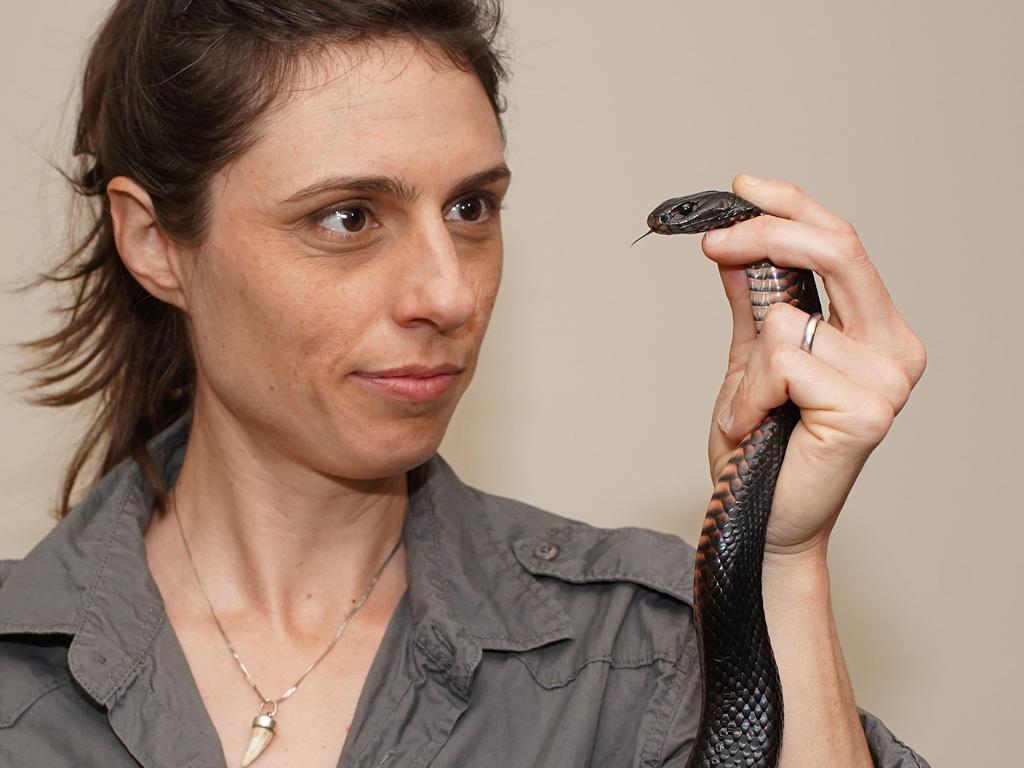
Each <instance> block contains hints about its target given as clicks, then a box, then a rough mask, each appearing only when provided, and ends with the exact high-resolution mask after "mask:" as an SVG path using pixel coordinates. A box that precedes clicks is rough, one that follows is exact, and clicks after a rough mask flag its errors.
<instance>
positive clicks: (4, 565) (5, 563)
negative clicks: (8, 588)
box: [0, 560, 21, 589]
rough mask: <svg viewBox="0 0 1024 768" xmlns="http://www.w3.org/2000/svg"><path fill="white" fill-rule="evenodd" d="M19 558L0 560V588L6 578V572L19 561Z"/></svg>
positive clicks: (11, 569) (12, 568)
mask: <svg viewBox="0 0 1024 768" xmlns="http://www.w3.org/2000/svg"><path fill="white" fill-rule="evenodd" d="M20 562H21V560H0V589H2V588H3V586H4V582H5V581H6V580H7V574H9V573H10V572H11V571H13V570H14V566H16V565H17V564H18V563H20Z"/></svg>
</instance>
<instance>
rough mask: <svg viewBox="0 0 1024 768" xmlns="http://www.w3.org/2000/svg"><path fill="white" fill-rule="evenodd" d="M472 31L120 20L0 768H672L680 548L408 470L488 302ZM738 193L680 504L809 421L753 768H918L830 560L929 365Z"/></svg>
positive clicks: (434, 468) (130, 7)
mask: <svg viewBox="0 0 1024 768" xmlns="http://www.w3.org/2000/svg"><path fill="white" fill-rule="evenodd" d="M497 23H498V20H497V11H496V9H494V8H491V7H489V6H482V5H480V4H476V3H472V2H469V1H468V0H434V2H423V1H422V0H420V1H416V0H351V1H349V2H342V0H279V1H278V2H275V3H273V4H269V3H268V4H263V3H259V2H245V1H243V0H195V1H194V2H180V1H175V2H172V1H171V0H149V1H147V2H139V0H122V1H121V2H118V3H117V5H116V7H115V8H114V9H113V11H112V13H111V15H110V16H109V18H108V20H107V22H106V23H105V25H104V27H103V28H102V30H101V31H100V34H99V36H98V37H97V39H96V40H95V43H94V46H93V48H92V51H91V55H90V58H89V62H88V66H87V69H86V73H85V80H84V88H83V104H82V112H81V115H80V120H79V126H78V134H77V144H76V153H78V154H81V155H83V156H85V158H86V164H85V167H84V168H83V172H82V174H81V176H80V177H78V178H76V179H75V182H76V184H77V188H78V189H79V191H81V192H82V193H84V194H86V195H92V196H96V197H97V198H98V200H99V203H100V207H99V211H98V213H97V218H96V225H95V227H94V228H93V230H92V231H91V232H90V233H89V236H88V237H87V238H86V240H85V241H83V243H82V244H81V246H80V247H79V248H78V249H76V251H75V253H73V254H72V256H71V258H70V259H69V260H68V262H67V263H66V266H68V267H69V268H72V269H77V275H76V276H75V278H74V279H75V280H76V281H77V283H76V284H77V285H78V286H80V288H81V293H80V294H79V298H78V302H77V303H78V310H77V311H76V312H75V313H74V314H72V316H71V317H70V319H69V321H68V324H67V326H66V328H64V329H62V331H61V332H60V333H58V334H56V335H54V336H50V337H46V338H44V339H41V340H40V341H38V342H36V345H37V346H39V347H41V348H45V349H52V350H53V351H52V352H51V353H50V358H49V364H50V365H53V366H60V365H64V366H65V369H64V370H62V371H59V372H58V374H56V375H55V378H54V380H53V381H54V382H60V381H63V380H65V379H67V378H69V377H71V376H72V375H73V374H74V373H76V372H77V371H78V370H81V369H82V367H83V366H84V369H85V371H86V375H85V379H84V380H83V381H82V382H77V383H75V384H74V385H68V387H67V389H66V390H65V391H64V392H62V393H61V394H60V395H59V396H53V398H52V399H51V400H50V402H51V403H55V404H56V403H67V402H75V401H77V400H80V399H83V398H84V397H87V396H89V395H90V394H94V393H99V394H101V395H102V399H103V403H104V408H103V409H101V411H100V412H99V414H98V416H97V419H96V422H95V425H94V429H93V430H92V432H91V434H90V435H89V440H88V441H87V445H86V446H83V448H82V450H81V451H80V453H79V455H78V456H77V457H76V460H75V461H74V462H73V465H72V472H71V475H70V476H69V478H68V481H67V483H66V485H65V496H64V505H63V509H62V518H63V519H62V520H61V522H60V523H59V524H58V526H57V527H56V528H55V529H54V530H53V531H52V532H51V533H50V534H49V535H47V537H46V538H45V539H44V540H43V541H42V542H40V543H39V545H37V546H36V547H35V548H34V549H33V550H32V552H30V553H29V554H28V555H27V556H26V557H25V558H24V559H23V560H22V561H20V562H18V563H13V562H12V563H8V564H7V570H8V573H7V575H6V579H5V580H4V583H3V588H2V589H0V679H2V680H3V681H4V685H3V686H2V687H0V764H3V765H18V766H20V765H33V766H35V765H47V766H49V765H69V764H74V765H80V766H122V765H123V766H129V765H143V766H154V767H155V766H179V765H195V766H199V765H211V766H220V765H240V764H249V763H252V762H256V761H258V764H260V765H265V766H298V765H302V766H308V767H310V768H311V767H313V766H335V765H345V766H357V765H358V766H392V765H393V766H413V765H426V764H430V765H433V766H456V765H457V766H495V765H508V766H570V765H579V766H584V765H602V766H620V765H622V766H624V765H637V766H639V765H643V766H655V765H671V766H682V765H683V764H684V763H685V761H686V758H687V755H688V754H689V752H690V746H691V744H692V740H693V733H694V729H695V728H696V722H697V717H698V716H699V708H700V699H701V689H700V684H701V681H700V674H699V672H700V670H699V666H698V662H697V658H696V655H695V648H696V646H695V634H694V628H693V622H692V612H691V602H690V601H691V585H692V573H693V549H692V548H691V547H690V546H689V545H687V544H685V543H683V542H682V541H680V540H679V539H677V538H676V537H672V536H668V535H664V534H657V533H654V532H650V531H642V530H638V529H630V528H624V529H620V530H600V529H594V528H591V527H590V526H587V525H584V524H582V523H577V522H576V521H572V520H567V519H565V518H563V517H559V516H557V515H555V514H552V513H549V512H546V511H543V510H540V509H537V508H534V507H531V506H529V505H526V504H523V503H520V502H517V501H514V500H511V499H506V498H501V497H497V496H494V495H491V494H488V493H485V492H483V491H480V490H477V489H474V488H471V487H469V486H467V485H465V484H463V483H462V482H461V481H460V480H459V479H458V477H457V476H456V475H455V473H454V472H453V471H452V469H451V468H450V467H449V466H448V465H447V464H446V463H445V461H444V460H443V459H442V458H441V457H440V456H439V455H438V454H437V453H436V449H437V447H438V445H439V443H440V442H441V439H442V436H443V435H444V431H445V428H446V427H447V424H448V422H449V419H450V418H451V415H452V413H453V411H454V408H455V405H456V403H457V402H458V401H459V398H460V397H461V395H462V393H463V392H464V391H465V390H466V388H467V386H468V385H469V382H470V380H471V379H472V376H473V372H474V370H475V368H476V364H477V359H478V355H479V351H480V348H481V344H482V341H483V337H484V333H485V330H486V328H487V323H488V319H489V317H490V313H491V309H492V306H493V303H494V300H495V296H496V293H497V290H498V285H499V282H500V277H501V265H502V243H501V229H500V213H499V211H500V206H501V200H502V198H503V196H504V195H505V193H506V190H507V187H508V183H509V171H508V169H507V167H506V165H505V162H504V157H503V147H504V141H503V133H502V128H501V122H500V114H501V109H500V104H501V101H500V97H499V84H500V83H501V81H502V79H503V76H504V72H503V69H502V66H501V60H500V58H499V56H498V54H497V52H496V51H495V49H494V46H493V39H494V32H495V30H496V29H497ZM734 187H735V191H736V192H737V193H738V194H741V195H742V196H744V197H747V198H748V199H750V200H751V201H753V202H754V203H756V204H758V205H761V206H763V207H764V208H765V209H766V210H767V211H769V212H770V213H772V214H775V215H774V216H768V217H762V218H760V219H758V220H754V221H750V222H745V223H743V224H741V225H737V226H736V227H734V228H732V229H731V230H730V231H729V232H728V233H726V232H722V233H721V234H723V235H725V238H724V241H723V242H716V241H715V239H714V237H715V236H713V235H708V236H707V237H705V240H704V248H705V251H706V253H707V254H708V255H709V257H710V258H712V259H714V260H715V261H717V262H718V263H719V264H720V265H721V267H722V276H723V281H724V285H725V289H726V293H727V296H728V297H729V300H730V301H731V302H732V305H733V308H734V311H735V332H734V338H733V347H732V353H731V355H730V360H731V365H730V369H729V372H728V374H727V376H726V380H725V382H724V384H723V387H722V393H721V395H720V397H719V401H718V404H717V405H716V415H717V417H718V420H719V421H720V422H721V424H722V429H721V430H719V429H718V428H717V427H716V428H715V429H714V430H713V431H712V435H711V441H710V455H711V464H712V469H713V470H715V469H717V468H718V467H719V465H720V464H721V463H722V462H723V461H724V457H725V456H726V455H727V454H728V452H729V451H730V450H731V449H732V447H734V446H735V445H736V443H737V441H738V439H739V438H740V437H742V436H743V434H745V432H746V431H749V430H750V429H751V428H752V427H753V426H754V425H755V424H756V423H757V421H758V420H759V419H760V416H761V415H763V414H764V413H765V412H766V411H767V410H768V409H769V408H770V407H772V406H774V405H776V404H778V403H781V402H783V401H784V400H785V399H786V398H787V397H791V398H792V399H793V400H794V401H795V402H796V403H797V404H798V405H800V406H801V408H802V409H803V419H804V421H803V426H802V427H801V431H799V432H798V433H797V434H795V435H794V437H793V439H792V441H791V444H790V451H789V454H787V458H786V464H785V468H784V470H783V473H782V476H781V477H780V480H779V485H778V490H777V503H776V505H775V510H774V511H773V517H772V529H771V530H770V532H769V539H768V547H767V551H766V557H765V600H766V612H767V614H768V618H769V624H770V626H771V629H772V636H773V640H774V642H775V649H776V654H777V656H778V660H779V665H780V672H781V675H782V681H783V686H784V691H785V696H786V715H787V720H786V731H785V739H786V740H785V742H784V745H783V758H782V765H783V766H788V767H790V768H793V767H795V766H802V765H811V764H813V765H815V766H820V765H830V766H866V765H872V764H873V763H874V764H878V765H887V766H888V765H901V766H911V765H914V766H917V765H923V764H924V763H923V761H922V760H921V759H920V758H919V757H917V756H916V755H915V754H914V753H913V752H912V751H911V750H910V749H909V748H907V747H906V746H904V745H903V744H901V743H900V742H899V741H898V740H896V739H895V737H893V735H892V734H891V733H889V731H888V730H887V729H886V728H885V727H884V726H883V725H882V724H881V723H880V722H879V721H878V720H877V719H875V718H874V717H872V716H871V715H869V714H868V713H866V712H863V711H858V709H857V707H856V704H855V702H854V699H853V695H852V691H851V689H850V685H849V681H848V678H847V676H846V672H845V667H844V665H843V660H842V654H841V651H840V649H839V645H838V641H837V640H836V638H835V631H834V626H833V624H832V621H831V615H830V612H829V606H828V582H827V575H828V574H827V568H826V565H825V551H826V546H827V541H828V534H829V531H830V530H831V527H832V525H833V524H834V522H835V518H836V515H838V512H839V510H840V508H841V506H842V503H843V501H844V499H845V497H846V494H847V493H848V491H849V489H850V487H851V485H852V483H853V481H854V479H855V478H856V475H857V474H858V472H859V470H860V468H861V466H862V465H863V462H864V460H865V459H866V457H867V455H868V454H869V453H870V451H871V450H872V449H873V447H874V446H875V445H877V443H878V442H879V441H880V440H881V439H882V437H883V436H884V434H885V432H886V431H887V429H888V426H889V424H890V423H891V421H892V418H893V416H894V414H895V413H896V412H898V411H899V409H900V408H901V407H902V405H903V403H904V402H906V399H907V397H908V396H909V393H910V390H911V388H912V387H913V385H914V384H915V383H916V381H917V379H918V378H919V377H920V375H921V373H922V372H923V369H924V351H923V348H922V347H921V345H920V342H919V341H918V340H917V338H916V337H915V336H914V335H913V334H912V333H911V332H910V330H909V329H908V328H907V326H906V325H905V323H903V321H902V319H901V318H900V316H899V314H898V312H897V311H896V309H895V308H894V307H893V305H892V302H891V300H890V299H889V297H888V294H887V293H886V291H885V288H884V286H883V284H882V282H881V281H880V279H879V277H878V275H877V273H876V272H875V271H874V269H873V267H872V266H871V264H870V261H869V260H868V258H867V256H866V255H865V254H864V251H863V249H862V248H861V247H860V244H859V241H858V240H857V237H856V235H855V233H854V231H853V229H852V227H850V226H849V225H848V224H847V223H846V222H844V221H843V220H841V219H839V218H838V217H836V216H834V215H833V214H831V213H829V212H828V211H826V210H825V209H824V208H822V207H821V206H820V205H819V204H817V203H816V202H815V201H813V200H812V199H810V198H809V197H807V196H806V195H804V194H803V193H802V192H801V191H800V190H799V189H797V188H796V187H793V186H792V185H789V184H786V183H782V182H774V181H763V182H761V183H760V184H757V183H755V181H754V180H744V179H743V178H737V180H736V182H735V185H734ZM763 254H768V255H769V256H770V257H772V258H773V259H775V260H776V261H777V262H778V263H781V264H792V265H796V266H804V267H809V268H814V269H816V270H817V271H818V272H820V273H822V274H823V275H824V277H825V280H826V285H827V288H828V290H829V293H830V296H831V298H832V307H833V313H832V316H831V318H830V321H829V324H828V325H827V326H825V325H824V324H823V325H822V329H821V330H820V331H819V333H818V336H817V339H816V341H815V347H814V350H815V354H814V355H806V354H803V353H801V352H799V350H797V349H796V345H797V344H798V342H799V338H800V335H801V333H802V330H803V327H804V324H805V321H806V316H802V313H800V312H798V311H797V310H791V311H786V309H784V308H783V309H780V310H778V311H776V310H773V311H772V313H770V314H771V317H770V320H769V321H768V322H767V324H766V329H767V330H766V331H765V333H763V334H762V336H761V337H760V338H755V335H754V332H753V325H752V322H751V320H750V317H749V302H748V301H747V297H746V293H745V287H744V285H743V283H742V273H741V270H740V269H739V267H740V266H742V265H743V264H745V263H747V262H749V261H752V260H753V257H754V256H755V255H763ZM82 256H84V257H85V261H83V262H81V263H77V264H76V263H73V261H74V260H75V259H78V258H79V257H82ZM51 279H57V278H56V275H54V276H52V277H51ZM840 317H842V320H841V321H840V319H839V318H840ZM794 350H795V352H794ZM76 363H79V367H78V368H76V367H75V366H76ZM748 363H749V364H750V370H751V375H750V376H747V375H746V373H745V372H746V369H747V364H748ZM755 371H756V373H755ZM734 393H735V394H736V397H735V398H733V397H732V396H733V394H734ZM730 401H731V402H732V408H731V413H732V415H731V416H729V415H727V413H728V412H729V408H728V407H727V404H728V403H729V402H730ZM99 440H103V441H105V442H107V444H108V445H109V448H108V449H107V453H106V456H105V459H104V461H103V463H102V466H101V471H100V473H99V475H100V477H99V480H98V482H96V483H95V485H94V486H93V487H92V488H91V489H90V492H89V493H88V495H87V496H86V497H85V498H84V499H83V500H81V501H80V502H79V503H77V504H76V505H74V506H73V508H72V506H71V505H70V503H69V498H70V493H71V488H72V486H73V484H74V481H75V477H76V475H77V474H78V472H79V471H80V470H81V468H82V465H83V463H84V460H85V458H86V457H87V456H88V453H89V450H90V449H91V446H92V445H93V444H94V443H95V442H97V441H99ZM715 474H717V472H715ZM794 478H798V480H794Z"/></svg>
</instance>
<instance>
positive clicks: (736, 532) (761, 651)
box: [647, 191, 821, 768]
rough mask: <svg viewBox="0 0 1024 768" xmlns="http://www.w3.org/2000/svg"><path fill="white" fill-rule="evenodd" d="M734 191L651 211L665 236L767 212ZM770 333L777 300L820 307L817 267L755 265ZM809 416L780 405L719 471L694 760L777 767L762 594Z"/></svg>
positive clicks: (701, 584) (726, 766) (697, 611)
mask: <svg viewBox="0 0 1024 768" xmlns="http://www.w3.org/2000/svg"><path fill="white" fill-rule="evenodd" d="M763 213H764V211H763V210H761V209H760V208H758V207H757V206H756V205H754V204H752V203H750V202H749V201H747V200H744V199H743V198H741V197H738V196H737V195H734V194H732V193H730V192H717V191H707V192H699V193H697V194H693V195H687V196H685V197H676V198H672V199H670V200H666V201H665V202H664V203H662V204H661V205H659V206H658V207H657V208H655V209H654V210H653V211H652V212H651V214H650V216H649V217H648V219H647V224H648V226H649V227H650V228H651V231H652V232H654V233H657V234H666V235H673V234H681V233H699V232H706V231H708V230H710V229H718V228H721V227H729V226H732V225H733V224H736V223H738V222H740V221H744V220H746V219H750V218H753V217H754V216H760V215H762V214H763ZM747 279H748V281H749V284H750V297H751V307H752V310H753V313H754V321H755V326H756V328H757V330H758V332H760V330H761V324H762V321H763V320H764V316H765V313H766V312H767V311H768V307H769V306H771V305H772V304H775V303H777V302H782V301H784V302H786V303H789V304H793V305H794V306H797V307H799V308H800V309H802V310H804V311H805V312H808V313H813V312H820V311H821V303H820V300H819V297H818V290H817V287H816V286H815V284H814V276H813V274H812V273H811V272H810V271H808V270H804V269H783V268H780V267H777V266H775V265H774V264H772V263H771V262H770V261H767V260H766V261H761V262H758V263H756V264H751V265H749V266H748V267H747ZM799 419H800V409H799V408H798V407H797V406H796V405H794V404H793V403H792V402H786V403H784V404H783V405H781V406H779V407H777V408H775V409H773V410H772V411H770V412H769V413H768V415H767V416H765V417H764V419H763V420H762V421H761V423H760V424H759V425H758V426H757V427H756V428H755V429H754V430H753V431H752V432H751V433H750V434H749V435H747V436H746V437H745V438H744V439H743V440H742V441H741V442H740V444H739V445H738V446H737V447H736V449H735V450H734V451H733V453H732V455H731V457H730V458H729V461H728V464H727V465H726V467H725V469H724V470H723V472H722V474H721V475H720V476H719V478H718V481H717V483H716V485H715V490H714V495H713V496H712V497H711V502H710V504H709V505H708V511H707V515H706V517H705V518H704V526H703V530H702V531H701V536H700V542H699V544H698V546H697V559H696V568H695V569H694V579H693V597H694V616H695V621H696V626H697V639H698V645H699V648H700V661H701V670H702V673H703V676H704V694H703V704H702V708H701V717H700V722H699V725H698V727H697V734H696V737H695V742H694V745H693V748H692V750H691V752H690V756H689V759H688V761H687V763H686V768H739V766H743V767H744V768H775V766H776V765H777V764H778V759H779V752H780V750H781V747H782V726H783V707H782V686H781V683H780V680H779V672H778V667H777V666H776V664H775V656H774V654H773V653H772V646H771V641H770V639H769V637H768V626H767V624H766V622H765V616H764V604H763V602H762V595H761V566H762V560H763V557H764V544H765V534H766V532H767V528H768V515H769V513H770V512H771V507H772V498H773V495H774V491H775V481H776V480H777V479H778V475H779V470H780V469H781V467H782V459H783V457H784V456H785V453H786V446H787V444H788V442H789V436H790V434H791V433H792V431H793V428H794V427H795V426H796V424H797V422H798V421H799Z"/></svg>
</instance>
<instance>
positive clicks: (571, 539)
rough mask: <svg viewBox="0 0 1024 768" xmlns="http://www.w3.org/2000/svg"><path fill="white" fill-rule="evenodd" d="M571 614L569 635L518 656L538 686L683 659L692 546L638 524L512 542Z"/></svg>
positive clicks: (566, 530)
mask: <svg viewBox="0 0 1024 768" xmlns="http://www.w3.org/2000/svg"><path fill="white" fill-rule="evenodd" d="M513 551H514V552H515V556H516V559H517V560H518V561H519V563H520V564H521V565H522V566H523V568H525V569H526V570H527V571H528V572H529V573H530V574H532V575H533V576H534V577H535V578H536V579H537V580H538V582H539V583H540V585H541V586H542V588H544V589H546V590H549V591H550V592H551V593H552V595H551V596H552V597H553V598H554V599H556V600H557V601H558V602H559V603H560V604H561V605H562V607H563V608H564V610H565V612H566V614H567V615H568V616H569V619H570V622H571V625H572V632H573V637H572V638H571V639H568V640H563V641H560V642H556V643H553V644H550V645H546V646H542V647H540V648H536V649H533V650H530V651H527V652H523V653H520V654H517V658H518V659H519V661H520V662H521V663H523V664H524V665H525V666H526V668H527V669H529V671H530V673H531V675H532V676H533V678H534V680H536V682H537V683H538V684H539V685H541V686H542V687H544V688H549V689H550V688H557V687H560V686H564V685H567V684H568V683H570V682H572V681H573V680H574V679H575V678H576V677H577V676H578V675H579V674H580V673H581V671H582V670H583V669H585V668H586V667H587V666H589V665H592V664H602V665H605V666H606V667H607V668H609V669H624V668H638V667H643V666H649V665H651V664H653V663H654V662H656V661H659V660H660V661H667V662H670V663H672V664H674V665H676V664H680V663H686V662H688V661H689V660H690V656H692V654H693V653H695V646H696V643H695V639H696V638H695V631H694V624H693V587H692V585H693V567H694V551H693V547H691V546H690V545H689V544H687V543H686V542H684V541H683V540H682V539H680V538H678V537H676V536H672V535H670V534H664V533H659V532H656V531H651V530H647V529H643V528H631V527H627V528H610V529H609V528H595V527H592V526H588V525H564V526H556V527H552V528H550V529H548V530H547V531H545V532H544V533H543V534H541V535H539V536H530V537H526V538H523V539H520V540H518V541H516V542H515V543H514V545H513Z"/></svg>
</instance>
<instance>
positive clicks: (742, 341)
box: [718, 265, 757, 368]
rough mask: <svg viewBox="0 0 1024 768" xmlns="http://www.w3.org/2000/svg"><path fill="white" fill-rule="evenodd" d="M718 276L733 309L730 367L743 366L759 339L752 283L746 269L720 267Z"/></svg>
mask: <svg viewBox="0 0 1024 768" xmlns="http://www.w3.org/2000/svg"><path fill="white" fill-rule="evenodd" d="M718 275H719V277H721V279H722V287H723V288H724V289H725V297H726V299H728V301H729V306H730V308H731V309H732V343H731V346H730V348H729V367H730V368H731V367H733V366H734V365H737V364H738V365H742V364H743V363H744V362H745V361H746V356H747V354H748V353H749V349H750V345H751V344H753V342H754V340H755V339H756V338H757V328H756V327H755V325H754V313H753V311H752V310H751V308H750V283H749V281H748V280H747V270H746V269H745V268H744V267H723V266H721V265H719V267H718Z"/></svg>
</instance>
